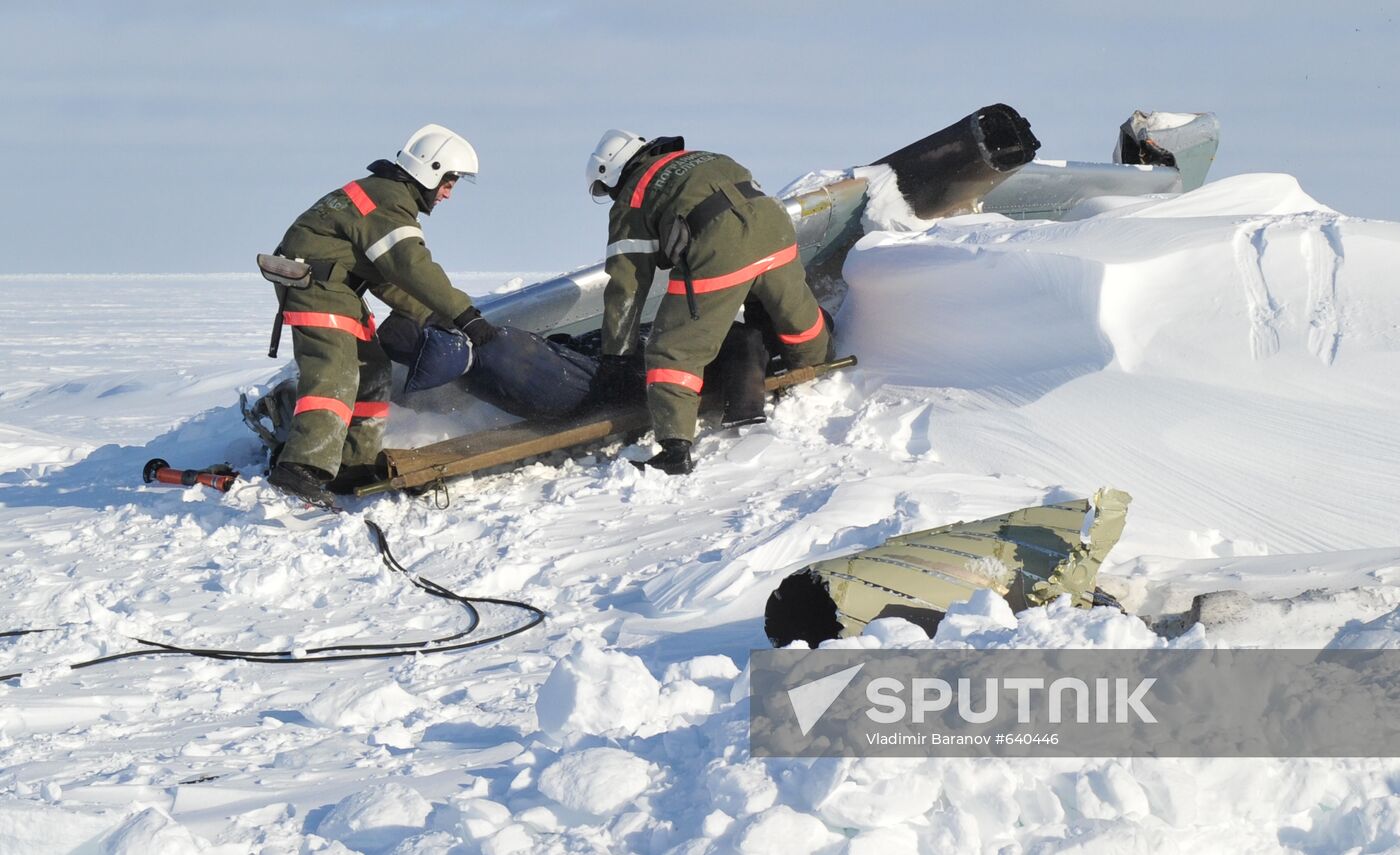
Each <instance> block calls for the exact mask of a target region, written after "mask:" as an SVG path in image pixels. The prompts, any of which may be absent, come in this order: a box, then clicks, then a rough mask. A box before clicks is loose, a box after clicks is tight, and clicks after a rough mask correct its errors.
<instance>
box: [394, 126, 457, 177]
mask: <svg viewBox="0 0 1400 855" xmlns="http://www.w3.org/2000/svg"><path fill="white" fill-rule="evenodd" d="M395 160H396V161H398V164H399V166H402V167H403V168H404V171H405V172H407V173H408V174H409V175H412V176H413V180H414V181H417V182H418V183H419V184H422V185H423V186H424V187H426V188H428V189H429V190H436V189H437V186H438V185H439V184H441V183H442V179H443V177H444V176H447V175H456V176H459V177H461V178H465V179H467V180H468V181H471V182H472V183H476V168H477V161H476V149H474V148H472V144H471V143H469V142H467V141H466V140H464V139H462V138H461V137H459V136H458V135H456V134H454V133H453V132H452V131H449V130H448V129H447V128H444V127H443V126H442V125H424V126H423V127H421V128H419V129H418V130H416V131H414V132H413V136H411V137H409V138H408V142H406V143H404V144H403V150H402V151H400V152H399V154H398V157H396V158H395Z"/></svg>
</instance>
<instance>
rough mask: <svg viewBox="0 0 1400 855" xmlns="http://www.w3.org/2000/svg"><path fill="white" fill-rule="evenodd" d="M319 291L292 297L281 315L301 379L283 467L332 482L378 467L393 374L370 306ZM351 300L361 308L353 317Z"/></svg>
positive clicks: (347, 293) (347, 292)
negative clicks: (307, 470)
mask: <svg viewBox="0 0 1400 855" xmlns="http://www.w3.org/2000/svg"><path fill="white" fill-rule="evenodd" d="M321 288H322V286H320V284H319V283H318V284H316V285H313V286H312V287H311V288H310V289H307V292H294V293H293V294H292V295H290V296H289V300H288V302H287V307H286V310H285V312H284V314H283V318H284V320H285V322H286V324H287V325H288V326H290V327H291V328H292V350H293V353H294V354H295V357H296V363H297V371H298V372H299V374H300V377H299V378H298V380H297V404H296V411H295V415H294V416H293V418H292V426H291V434H290V436H289V437H288V439H287V444H286V446H285V447H284V448H283V449H282V453H281V455H280V456H279V457H278V462H284V463H300V464H303V465H306V466H314V467H316V468H317V469H321V470H323V471H325V472H326V473H328V474H330V475H332V476H334V475H335V474H336V473H337V472H338V471H339V470H340V469H341V468H342V467H345V466H369V465H372V464H373V463H374V462H375V459H376V458H377V457H378V456H379V452H380V449H381V447H382V445H383V439H384V425H385V421H386V419H387V418H388V415H389V387H390V382H391V377H392V375H391V372H390V363H389V357H388V355H387V354H385V353H384V349H383V348H382V347H380V345H379V339H378V338H377V337H376V336H375V334H374V317H373V316H372V315H371V314H370V313H369V310H368V308H367V307H366V306H365V305H364V302H363V301H362V300H360V299H359V298H358V297H356V296H355V295H354V293H353V292H351V291H350V290H349V289H343V291H344V294H337V295H335V296H336V299H331V300H326V299H316V297H317V294H316V293H314V292H318V291H321ZM332 290H342V289H332ZM308 292H312V293H308ZM322 294H324V292H322ZM346 296H348V297H350V298H352V299H353V300H354V302H355V303H356V304H358V307H357V308H356V310H353V312H352V311H347V310H349V309H351V304H350V303H349V302H348V301H347V300H345V299H344V298H345V297H346ZM327 308H330V309H332V311H325V309H327ZM318 309H319V311H317V310H318ZM336 309H338V310H339V311H335V310H336Z"/></svg>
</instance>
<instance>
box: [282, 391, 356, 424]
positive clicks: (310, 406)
mask: <svg viewBox="0 0 1400 855" xmlns="http://www.w3.org/2000/svg"><path fill="white" fill-rule="evenodd" d="M313 410H329V411H330V412H332V413H335V414H336V415H337V416H339V417H340V420H341V421H342V422H345V423H346V424H347V425H348V424H350V408H349V407H347V406H346V405H345V402H344V401H338V400H336V399H335V398H323V397H321V396H319V395H307V396H306V397H304V398H297V408H296V410H294V411H293V412H292V415H294V416H299V415H301V414H302V413H307V412H311V411H313Z"/></svg>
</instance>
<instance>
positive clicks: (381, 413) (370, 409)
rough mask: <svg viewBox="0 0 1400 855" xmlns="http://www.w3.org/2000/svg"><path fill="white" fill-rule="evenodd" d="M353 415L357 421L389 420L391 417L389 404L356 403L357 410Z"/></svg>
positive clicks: (377, 402) (386, 402) (385, 402)
mask: <svg viewBox="0 0 1400 855" xmlns="http://www.w3.org/2000/svg"><path fill="white" fill-rule="evenodd" d="M351 415H352V416H354V417H355V418H357V419H387V418H388V417H389V402H388V401H356V402H355V409H354V411H353V412H352V413H351Z"/></svg>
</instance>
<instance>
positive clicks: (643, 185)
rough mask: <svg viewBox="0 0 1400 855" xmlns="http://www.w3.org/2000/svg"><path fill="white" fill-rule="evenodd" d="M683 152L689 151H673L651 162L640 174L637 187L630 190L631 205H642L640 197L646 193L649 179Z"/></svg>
mask: <svg viewBox="0 0 1400 855" xmlns="http://www.w3.org/2000/svg"><path fill="white" fill-rule="evenodd" d="M683 154H690V152H688V151H684V150H682V151H673V152H671V153H670V154H668V155H666V156H665V157H663V158H661V159H660V160H658V161H657V162H655V163H653V164H652V165H651V167H650V168H649V169H647V171H646V172H645V173H644V174H643V175H642V180H641V181H638V182H637V189H636V190H633V191H632V207H634V208H640V207H642V198H643V197H644V196H646V194H647V185H648V184H650V183H651V179H653V178H655V177H656V173H658V172H660V171H661V167H663V166H665V165H666V164H668V163H670V162H671V161H673V160H675V159H676V158H678V157H680V156H681V155H683Z"/></svg>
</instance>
